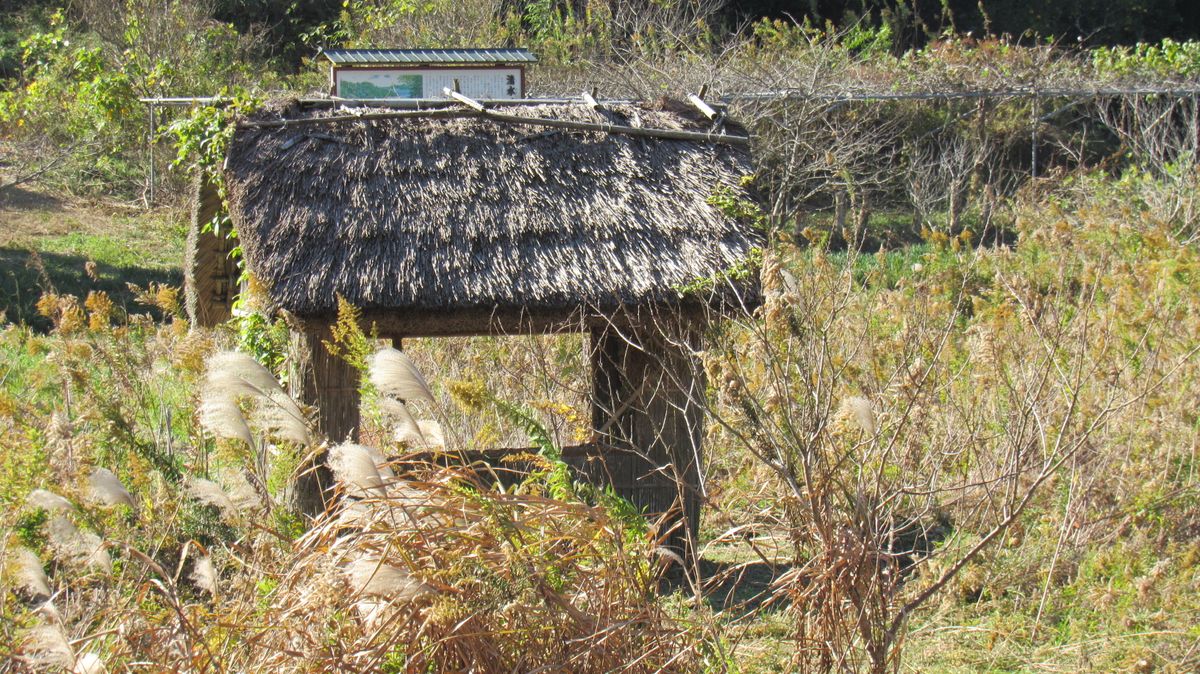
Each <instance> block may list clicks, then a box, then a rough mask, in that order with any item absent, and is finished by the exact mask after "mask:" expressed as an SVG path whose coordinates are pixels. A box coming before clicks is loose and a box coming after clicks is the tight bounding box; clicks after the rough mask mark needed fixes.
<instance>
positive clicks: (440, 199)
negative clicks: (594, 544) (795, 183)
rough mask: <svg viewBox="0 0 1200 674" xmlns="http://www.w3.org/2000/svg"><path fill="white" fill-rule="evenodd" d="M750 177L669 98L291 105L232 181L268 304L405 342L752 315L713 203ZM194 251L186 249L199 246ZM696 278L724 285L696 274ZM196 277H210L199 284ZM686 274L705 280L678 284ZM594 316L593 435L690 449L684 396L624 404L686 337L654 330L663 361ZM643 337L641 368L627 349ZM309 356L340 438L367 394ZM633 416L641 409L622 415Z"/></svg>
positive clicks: (692, 428)
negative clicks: (730, 310)
mask: <svg viewBox="0 0 1200 674" xmlns="http://www.w3.org/2000/svg"><path fill="white" fill-rule="evenodd" d="M751 171H752V167H751V163H750V157H749V152H748V147H747V144H746V142H745V134H744V131H743V130H741V129H739V128H737V127H734V126H729V125H727V126H726V127H724V128H720V129H715V128H714V126H713V123H712V122H711V121H709V119H707V118H706V117H705V116H703V115H701V114H699V113H698V112H696V111H695V110H694V109H692V108H690V107H688V106H686V105H682V104H679V103H674V102H669V101H663V102H659V103H657V104H653V105H637V106H635V105H628V104H619V105H618V104H613V105H604V106H586V105H583V104H528V103H526V104H520V105H514V106H507V107H504V108H503V109H502V110H500V111H496V110H486V111H484V110H471V109H468V108H466V107H461V108H445V109H440V110H432V111H430V110H424V111H420V110H407V111H405V110H380V109H365V108H362V109H356V110H346V109H342V110H331V109H328V108H325V109H311V108H309V109H305V108H303V107H302V106H300V105H299V104H297V103H290V104H284V105H276V106H273V107H270V108H268V109H267V110H265V111H262V112H260V113H258V114H256V115H255V116H254V117H252V118H250V119H246V120H243V121H242V123H241V124H240V125H239V128H238V130H237V133H236V134H235V136H234V138H233V141H232V145H231V148H230V151H229V156H228V160H227V163H226V167H225V179H226V183H227V187H228V201H229V211H230V212H229V215H230V218H231V220H232V222H233V225H234V226H235V227H236V229H237V231H238V235H239V239H240V244H241V246H242V250H243V253H244V259H245V263H246V267H247V269H248V270H249V271H250V272H251V274H253V276H254V277H255V278H256V279H257V281H258V282H259V283H260V285H261V286H262V287H263V288H264V289H265V291H266V294H267V299H268V300H269V302H270V303H271V304H272V305H274V306H275V307H277V308H280V309H284V310H287V311H288V312H290V313H291V314H292V315H294V316H296V317H299V318H300V319H303V320H304V321H305V322H306V323H308V324H310V325H314V326H320V325H323V324H327V323H328V321H329V320H330V319H331V318H332V315H333V313H334V312H335V310H336V305H337V297H338V296H339V295H340V296H342V297H344V298H346V299H347V300H349V301H350V302H351V303H352V304H354V305H355V306H357V307H359V308H361V309H363V310H365V311H366V316H367V317H368V318H369V319H370V320H372V321H373V322H376V323H377V324H379V325H380V329H381V331H382V332H383V334H385V335H388V336H393V337H404V336H409V335H439V334H477V333H486V332H495V331H513V330H517V329H521V330H525V329H535V330H536V329H548V327H549V326H551V325H553V324H554V323H555V321H559V322H561V321H563V320H566V319H568V318H574V319H577V318H578V317H579V316H580V315H582V316H584V317H585V318H586V317H587V316H593V317H595V316H602V317H605V318H606V319H608V320H611V317H612V316H613V315H615V314H621V315H624V316H626V317H628V316H631V315H632V316H636V315H638V313H639V312H642V310H643V309H653V310H654V311H653V313H655V314H656V315H659V316H661V315H662V313H663V310H665V311H666V312H667V313H671V314H674V315H677V316H678V315H688V314H689V313H693V312H694V311H695V310H697V309H705V308H711V307H713V306H714V305H719V306H721V307H726V308H727V307H729V306H731V305H740V306H749V307H752V306H753V305H755V304H756V303H757V302H758V288H757V283H756V281H754V280H753V279H752V278H749V277H752V276H753V275H749V277H748V276H747V275H741V276H740V277H739V278H741V279H742V280H738V281H733V280H731V276H730V275H729V274H727V273H726V272H727V271H729V270H730V269H735V268H738V267H739V266H740V265H743V264H744V263H745V261H746V259H747V257H748V256H749V255H750V253H751V251H752V249H754V248H755V247H756V246H759V245H760V244H761V239H760V236H759V234H758V233H757V232H756V231H755V230H754V229H753V228H752V227H751V226H750V225H749V224H748V223H745V222H740V221H738V220H737V219H735V218H733V217H731V216H730V215H729V214H727V213H726V212H724V211H723V210H722V208H720V207H718V206H717V205H714V203H713V201H714V200H713V199H712V197H713V196H714V195H716V194H722V195H724V196H733V197H747V196H748V195H747V194H746V193H745V191H744V189H743V187H742V179H743V177H744V176H746V175H748V174H750V173H751ZM210 192H211V190H208V191H206V190H204V189H202V190H201V194H200V195H199V198H198V200H197V204H198V210H197V212H198V213H201V216H199V217H198V218H197V219H198V220H201V219H203V217H205V216H207V215H208V211H206V210H205V209H206V208H208V209H209V210H211V206H212V198H211V194H209V193H210ZM206 194H207V195H208V196H207V197H206ZM209 217H210V216H209ZM193 238H194V239H195V237H193ZM193 246H199V248H203V246H200V245H199V244H196V243H195V242H194V243H193ZM199 248H197V250H195V251H193V257H194V258H197V259H199V258H201V257H203V255H202V253H203V251H202V250H199ZM197 251H198V252H197ZM194 266H195V268H197V269H202V268H205V266H204V264H200V263H197V264H195V265H194ZM211 266H212V265H211V264H210V265H209V267H211ZM702 279H715V282H714V283H709V284H704V283H700V284H697V281H700V280H702ZM190 286H191V287H192V288H193V289H203V288H204V287H206V286H204V285H203V284H202V283H201V282H199V281H198V280H196V279H192V280H191V281H190ZM689 286H691V287H693V288H694V287H697V286H699V287H702V288H703V292H700V293H697V292H695V291H692V292H684V288H685V287H689ZM191 295H192V296H191V297H189V301H190V303H191V305H192V307H193V308H194V309H195V310H194V311H193V315H194V316H198V317H201V318H202V319H203V318H207V320H210V321H211V320H219V319H221V318H223V315H224V312H223V311H222V309H221V307H217V306H215V305H213V304H212V301H211V298H205V297H198V296H196V293H195V292H193V293H191ZM223 301H226V300H223ZM514 316H515V317H519V320H511V319H512V318H513V317H514ZM626 320H628V319H626ZM594 325H596V326H597V327H595V328H594V329H593V335H592V337H593V362H594V364H595V370H596V372H595V376H594V378H595V381H596V382H597V383H596V386H595V390H596V397H597V401H598V402H597V406H596V410H595V414H594V416H595V417H596V426H597V428H598V429H601V428H603V429H610V430H608V431H606V432H607V433H608V434H609V435H612V434H613V433H615V432H616V431H615V430H612V429H616V428H623V429H626V431H627V435H629V434H632V435H629V437H624V438H616V437H612V438H611V441H612V442H611V443H610V444H613V445H616V444H622V443H623V444H625V445H628V446H638V443H641V444H643V445H648V444H656V446H659V449H658V450H655V451H650V447H648V446H646V447H641V448H640V449H642V450H644V452H645V453H648V454H655V453H657V454H659V455H662V454H664V453H665V454H666V456H667V457H674V456H678V455H682V454H686V455H688V456H698V443H699V434H698V433H699V422H698V419H697V417H696V414H697V411H696V407H695V405H694V404H693V405H691V407H689V406H688V405H689V403H688V402H687V401H678V404H675V405H673V407H672V406H670V405H668V406H666V407H664V411H662V412H661V414H659V416H658V418H651V417H653V416H654V414H653V413H650V412H647V410H648V409H650V407H652V405H651V404H650V402H649V401H648V400H646V401H642V402H643V403H645V404H643V405H635V406H631V405H629V404H628V402H629V400H627V399H628V398H629V396H630V395H643V396H645V395H649V394H646V393H644V390H645V388H646V387H645V386H644V385H642V386H641V387H640V388H639V389H638V392H637V393H636V394H635V393H633V392H632V390H633V388H635V387H634V386H633V385H632V384H631V383H630V381H629V379H630V378H631V377H634V376H636V377H639V378H646V377H653V376H654V372H657V371H660V370H661V369H662V367H664V363H666V362H678V361H679V358H681V357H683V355H682V354H681V353H678V348H677V347H678V345H676V346H675V347H671V346H669V345H668V344H667V342H666V341H663V340H655V339H653V338H650V337H648V338H647V340H646V343H647V344H649V343H651V342H653V343H654V344H657V345H659V346H658V347H655V348H659V349H660V350H662V349H667V350H671V349H675V351H672V353H670V354H666V356H665V357H663V353H654V354H651V353H649V347H646V346H642V347H639V346H637V345H636V344H633V345H631V344H629V343H628V342H629V340H628V339H627V336H623V337H622V342H623V343H618V342H617V341H614V340H612V339H609V338H607V337H606V336H605V335H606V334H608V333H606V332H604V330H603V327H602V325H601V324H599V323H596V324H594ZM668 341H669V340H668ZM310 343H314V344H317V343H319V341H316V340H315V338H314V339H310ZM639 349H640V350H641V351H645V352H646V353H643V354H642V355H643V356H645V358H644V359H643V360H644V362H642V361H637V362H635V361H636V360H637V359H636V357H634V356H631V355H630V353H628V352H629V351H630V350H639ZM652 356H653V357H652ZM313 357H314V361H315V362H316V369H317V370H318V372H317V375H316V378H317V379H318V380H320V379H322V378H324V379H325V380H326V381H324V382H322V381H318V382H317V384H316V389H315V392H314V394H313V396H314V399H315V401H316V402H319V403H320V407H321V413H322V415H324V416H329V415H334V416H338V417H341V416H346V417H347V418H346V419H340V418H339V419H334V420H329V419H326V420H325V421H324V425H325V426H326V428H327V430H329V431H330V433H331V437H335V438H336V439H340V437H339V436H341V435H344V434H346V433H352V432H353V425H355V424H356V422H357V412H356V407H357V399H356V398H355V399H353V404H338V403H337V400H342V399H344V398H350V397H353V396H354V395H355V394H354V390H355V389H356V387H355V385H354V379H353V373H347V372H345V371H344V367H343V368H342V370H338V368H339V365H338V364H337V363H336V362H333V361H329V362H322V361H321V359H320V357H319V355H317V354H314V356H313ZM327 360H328V359H327ZM335 360H336V359H335ZM684 360H687V358H684ZM651 361H654V362H651ZM638 363H640V364H638ZM322 368H325V370H326V371H322ZM639 368H640V369H639ZM655 368H658V370H655ZM685 369H686V368H685ZM619 370H620V371H619ZM632 370H637V374H636V375H635V374H633V373H632ZM331 382H332V383H331ZM693 383H694V382H693ZM660 389H661V387H660ZM700 390H701V391H702V390H703V387H701V388H700ZM331 391H333V393H331ZM654 395H657V396H659V399H660V400H661V399H662V397H663V396H665V395H667V394H665V393H663V392H662V390H660V391H658V392H656V393H655V394H654ZM622 396H624V398H623V397H622ZM335 399H336V400H335ZM331 404H332V405H333V406H334V407H335V408H336V409H334V410H330V409H329V407H330V405H331ZM660 407H662V406H660ZM667 408H670V409H667ZM639 410H640V411H639ZM681 410H690V411H685V412H681ZM622 414H623V415H631V414H632V415H637V414H640V415H641V417H642V418H643V421H630V423H620V424H613V423H612V418H611V417H612V416H613V415H618V416H619V415H622ZM679 414H683V417H680V418H679V419H676V420H675V421H673V422H670V423H674V424H675V426H673V428H676V430H678V432H677V433H675V436H676V437H674V439H671V438H666V439H663V437H662V435H663V429H664V428H665V425H670V423H668V421H669V420H668V419H666V418H665V417H664V416H663V415H668V416H670V415H676V416H678V415H679ZM680 420H682V421H680ZM643 422H644V423H643ZM683 422H687V423H683ZM635 427H638V428H641V427H644V428H643V430H644V432H642V433H641V435H638V432H637V431H635V430H630V429H634V428H635ZM679 429H682V430H679ZM679 435H684V436H687V437H686V442H684V441H683V440H681V438H680V437H678V436H679ZM634 436H637V437H634ZM639 438H640V439H639ZM664 443H665V444H664ZM671 443H675V444H676V445H682V444H686V445H688V447H686V451H685V448H683V447H682V446H679V447H672V446H669V445H671ZM661 458H663V457H662V456H660V457H659V459H660V460H661ZM689 461H690V459H689ZM693 468H694V466H693ZM629 479H630V480H636V479H638V478H637V477H636V476H630V478H629ZM655 488H656V489H657V488H658V487H655Z"/></svg>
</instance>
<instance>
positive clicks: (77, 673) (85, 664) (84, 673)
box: [71, 652, 108, 674]
mask: <svg viewBox="0 0 1200 674" xmlns="http://www.w3.org/2000/svg"><path fill="white" fill-rule="evenodd" d="M71 674H108V668H106V667H105V666H104V661H103V660H101V659H100V656H99V655H96V654H95V653H91V652H89V653H84V654H83V655H81V656H79V658H78V659H77V660H75V668H74V669H72V670H71Z"/></svg>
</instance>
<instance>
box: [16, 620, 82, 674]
mask: <svg viewBox="0 0 1200 674" xmlns="http://www.w3.org/2000/svg"><path fill="white" fill-rule="evenodd" d="M25 648H26V649H28V650H29V651H31V652H32V653H33V654H34V658H33V659H34V661H35V662H36V663H37V664H39V665H41V666H43V667H57V668H60V669H71V668H72V667H74V665H75V653H74V651H72V650H71V644H70V642H68V641H67V637H66V635H65V634H63V632H62V629H61V628H60V627H59V626H58V625H54V624H43V625H38V626H37V627H34V628H32V629H30V630H29V632H28V633H27V634H26V636H25Z"/></svg>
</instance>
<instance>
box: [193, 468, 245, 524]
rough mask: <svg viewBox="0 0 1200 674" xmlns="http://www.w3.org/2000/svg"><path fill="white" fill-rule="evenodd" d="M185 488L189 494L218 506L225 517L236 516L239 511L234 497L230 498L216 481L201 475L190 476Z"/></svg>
mask: <svg viewBox="0 0 1200 674" xmlns="http://www.w3.org/2000/svg"><path fill="white" fill-rule="evenodd" d="M185 489H186V490H187V494H188V496H191V497H192V498H194V499H196V500H197V501H200V502H201V503H204V504H206V505H210V506H214V507H216V509H217V510H220V511H221V515H222V516H224V517H227V518H229V517H235V516H236V515H237V513H238V507H237V505H235V504H234V502H233V499H231V498H229V495H228V494H226V493H225V490H224V489H221V485H219V484H217V483H216V482H213V481H211V480H205V479H203V478H199V477H189V478H188V479H187V482H186V486H185Z"/></svg>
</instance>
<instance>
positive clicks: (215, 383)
mask: <svg viewBox="0 0 1200 674" xmlns="http://www.w3.org/2000/svg"><path fill="white" fill-rule="evenodd" d="M204 364H205V368H206V373H205V376H204V389H205V391H206V392H210V393H213V394H218V393H219V394H223V395H224V396H227V397H230V398H233V397H236V396H239V395H247V396H252V397H259V396H265V395H268V394H269V393H270V392H271V391H282V390H283V389H282V388H281V387H280V386H279V382H278V381H277V380H276V379H275V375H273V374H271V371H270V370H268V369H267V368H265V367H263V366H262V365H261V364H260V363H259V362H258V361H257V360H254V358H253V357H251V356H249V355H247V354H244V353H239V352H237V351H218V352H217V353H214V354H213V355H211V356H209V357H208V360H207V361H205V363H204Z"/></svg>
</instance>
